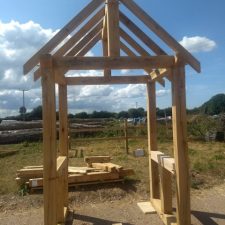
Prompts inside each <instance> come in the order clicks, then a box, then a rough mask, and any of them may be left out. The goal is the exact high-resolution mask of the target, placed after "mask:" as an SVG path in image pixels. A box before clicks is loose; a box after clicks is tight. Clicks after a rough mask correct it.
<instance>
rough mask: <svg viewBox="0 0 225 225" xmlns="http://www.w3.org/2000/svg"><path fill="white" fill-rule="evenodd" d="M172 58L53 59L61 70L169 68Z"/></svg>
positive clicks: (171, 64)
mask: <svg viewBox="0 0 225 225" xmlns="http://www.w3.org/2000/svg"><path fill="white" fill-rule="evenodd" d="M174 63H175V59H174V57H173V56H148V57H147V56H146V57H127V56H121V57H110V56H108V57H69V56H65V57H54V66H55V67H56V68H60V69H63V70H92V69H93V70H101V69H142V68H170V67H172V66H174Z"/></svg>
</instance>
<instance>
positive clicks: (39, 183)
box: [16, 156, 134, 189]
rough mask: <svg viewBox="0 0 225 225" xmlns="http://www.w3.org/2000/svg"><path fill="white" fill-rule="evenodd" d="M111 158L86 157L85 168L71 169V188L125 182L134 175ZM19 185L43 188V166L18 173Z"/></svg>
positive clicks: (29, 167)
mask: <svg viewBox="0 0 225 225" xmlns="http://www.w3.org/2000/svg"><path fill="white" fill-rule="evenodd" d="M110 160H111V158H110V157H109V156H91V157H85V158H84V161H85V162H86V164H87V166H85V167H69V169H68V183H69V187H73V186H79V185H87V184H98V183H108V182H119V181H123V179H124V177H126V176H130V175H133V174H134V171H133V170H132V169H124V168H123V167H122V166H120V165H117V164H114V163H111V162H110ZM16 182H17V183H18V185H23V184H26V185H27V187H28V189H42V188H43V166H41V165H40V166H26V167H24V168H23V169H20V170H18V171H17V178H16Z"/></svg>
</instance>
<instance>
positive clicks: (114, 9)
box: [106, 0, 120, 56]
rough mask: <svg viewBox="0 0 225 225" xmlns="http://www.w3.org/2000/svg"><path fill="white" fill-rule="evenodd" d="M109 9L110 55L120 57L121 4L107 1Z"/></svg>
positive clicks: (108, 37)
mask: <svg viewBox="0 0 225 225" xmlns="http://www.w3.org/2000/svg"><path fill="white" fill-rule="evenodd" d="M106 8H107V35H108V36H107V39H108V55H109V56H119V55H120V35H119V2H118V0H106Z"/></svg>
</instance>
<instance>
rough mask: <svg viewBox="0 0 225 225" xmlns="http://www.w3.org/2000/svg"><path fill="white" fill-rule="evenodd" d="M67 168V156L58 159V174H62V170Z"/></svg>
mask: <svg viewBox="0 0 225 225" xmlns="http://www.w3.org/2000/svg"><path fill="white" fill-rule="evenodd" d="M66 166H67V157H66V156H58V158H57V168H56V171H57V173H58V174H61V173H62V170H63V169H64V168H65V167H66Z"/></svg>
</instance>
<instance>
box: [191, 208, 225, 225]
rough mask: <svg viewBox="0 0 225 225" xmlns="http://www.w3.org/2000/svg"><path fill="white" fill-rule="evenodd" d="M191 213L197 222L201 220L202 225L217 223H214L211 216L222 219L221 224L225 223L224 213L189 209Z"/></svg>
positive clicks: (214, 224) (215, 224) (216, 224)
mask: <svg viewBox="0 0 225 225" xmlns="http://www.w3.org/2000/svg"><path fill="white" fill-rule="evenodd" d="M191 213H192V215H193V216H195V217H196V218H197V219H198V220H199V222H201V223H202V224H204V225H218V223H216V222H215V221H214V220H213V219H212V218H216V219H222V220H224V221H223V223H221V224H225V214H218V213H210V212H201V211H191Z"/></svg>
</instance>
